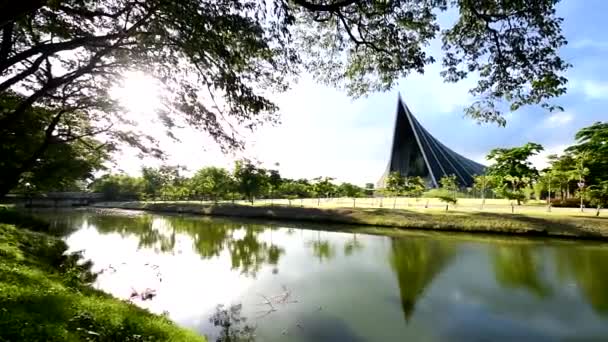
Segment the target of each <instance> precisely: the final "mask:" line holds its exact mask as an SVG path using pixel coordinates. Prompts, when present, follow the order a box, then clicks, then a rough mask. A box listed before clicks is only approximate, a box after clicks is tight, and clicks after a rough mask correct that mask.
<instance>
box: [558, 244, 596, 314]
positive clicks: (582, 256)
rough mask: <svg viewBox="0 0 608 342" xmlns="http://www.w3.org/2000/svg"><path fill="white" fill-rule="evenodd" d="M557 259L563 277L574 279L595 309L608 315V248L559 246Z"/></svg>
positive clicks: (569, 279)
mask: <svg viewBox="0 0 608 342" xmlns="http://www.w3.org/2000/svg"><path fill="white" fill-rule="evenodd" d="M555 259H556V263H557V269H558V270H559V273H560V275H561V277H562V279H563V280H564V279H565V280H568V281H574V282H575V283H576V284H577V288H578V289H579V291H580V292H581V294H582V295H583V296H584V297H585V298H586V299H587V301H588V302H589V303H590V304H591V306H592V307H593V309H594V310H595V311H596V312H597V313H600V314H602V315H608V248H606V247H604V246H595V247H589V248H584V249H574V248H567V247H564V248H559V249H557V250H556V258H555Z"/></svg>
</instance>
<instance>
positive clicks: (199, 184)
mask: <svg viewBox="0 0 608 342" xmlns="http://www.w3.org/2000/svg"><path fill="white" fill-rule="evenodd" d="M232 183H233V180H232V176H231V175H230V173H229V172H228V170H226V169H223V168H219V167H213V166H210V167H205V168H202V169H200V170H198V171H197V172H196V173H195V174H194V176H192V178H191V179H190V185H191V187H192V190H193V192H194V193H195V194H196V195H197V197H200V196H204V197H207V198H211V199H213V200H214V201H217V200H218V199H220V198H225V197H226V196H227V195H228V194H229V193H230V192H231V190H232V189H231V188H232Z"/></svg>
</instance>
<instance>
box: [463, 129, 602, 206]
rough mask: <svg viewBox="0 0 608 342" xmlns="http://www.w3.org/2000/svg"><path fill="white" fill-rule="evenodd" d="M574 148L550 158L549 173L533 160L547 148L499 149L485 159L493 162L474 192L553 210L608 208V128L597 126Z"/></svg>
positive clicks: (582, 134) (586, 131) (581, 134)
mask: <svg viewBox="0 0 608 342" xmlns="http://www.w3.org/2000/svg"><path fill="white" fill-rule="evenodd" d="M575 139H576V142H575V144H574V145H572V146H569V147H568V148H566V149H565V150H564V153H563V154H561V155H550V156H549V157H548V158H549V167H547V168H545V169H543V170H538V169H536V168H535V167H534V166H533V165H532V163H531V162H530V160H529V159H530V157H532V156H534V155H536V154H538V153H539V152H541V151H542V150H543V146H541V145H539V144H536V143H532V142H530V143H527V144H525V145H523V146H519V147H513V148H497V149H494V150H492V151H490V153H489V154H488V156H487V158H488V159H490V160H493V161H494V164H493V165H491V166H490V167H489V168H488V170H487V172H486V174H485V175H479V176H477V177H476V178H475V184H474V188H475V189H477V190H479V191H480V192H481V193H482V194H483V193H486V191H487V190H491V191H493V192H494V193H495V194H496V195H497V196H499V197H503V198H509V199H513V200H516V201H517V202H518V204H519V203H521V202H523V201H526V200H529V199H531V198H532V196H534V197H535V198H536V199H538V200H540V199H546V200H547V203H548V204H549V210H550V207H551V205H554V204H555V205H564V206H574V205H580V207H581V210H582V209H583V207H584V206H585V205H587V204H589V205H593V206H595V207H597V208H598V212H597V214H598V215H599V209H600V208H602V207H604V206H606V205H607V204H608V122H596V123H594V124H593V125H591V126H589V127H585V128H583V129H581V130H580V131H579V132H577V133H576V135H575Z"/></svg>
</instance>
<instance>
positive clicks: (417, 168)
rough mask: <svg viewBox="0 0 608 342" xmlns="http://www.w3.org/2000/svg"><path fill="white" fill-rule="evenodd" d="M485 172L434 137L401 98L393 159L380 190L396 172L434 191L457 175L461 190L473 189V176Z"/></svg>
mask: <svg viewBox="0 0 608 342" xmlns="http://www.w3.org/2000/svg"><path fill="white" fill-rule="evenodd" d="M484 170H485V166H483V165H481V164H479V163H476V162H474V161H472V160H470V159H468V158H465V157H463V156H461V155H460V154H458V153H456V152H454V151H453V150H451V149H450V148H448V147H447V146H445V145H444V144H442V143H441V142H440V141H439V140H437V139H436V138H435V137H433V136H432V135H431V134H430V133H429V132H428V131H427V130H426V129H425V128H424V127H422V125H421V124H420V123H419V122H418V120H416V118H415V117H414V115H413V114H412V112H411V111H410V110H409V108H408V107H407V106H406V105H405V104H404V103H403V101H401V97H399V99H398V101H397V116H396V119H395V131H394V134H393V145H392V148H391V155H390V159H389V162H388V165H387V168H386V171H385V172H384V174H383V175H382V177H381V178H380V181H379V182H378V187H384V182H385V180H386V177H387V176H388V174H389V173H391V172H395V171H398V172H400V173H401V174H402V175H404V176H420V177H422V178H424V179H426V180H427V182H428V183H429V186H432V187H437V186H438V185H439V180H440V179H441V178H442V177H443V176H446V175H455V176H456V179H457V180H458V183H459V184H460V186H463V187H470V186H472V185H473V176H474V175H480V174H483V173H484Z"/></svg>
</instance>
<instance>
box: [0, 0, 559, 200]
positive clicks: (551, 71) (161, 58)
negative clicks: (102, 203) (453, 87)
mask: <svg viewBox="0 0 608 342" xmlns="http://www.w3.org/2000/svg"><path fill="white" fill-rule="evenodd" d="M556 3H557V0H538V1H521V0H510V1H503V0H500V1H499V0H424V1H419V0H393V1H379V0H359V1H356V0H146V1H144V0H100V1H92V0H52V1H51V0H21V1H18V2H16V3H15V2H14V1H11V2H8V1H5V2H3V3H2V4H0V31H1V35H0V36H1V41H0V93H2V92H6V91H8V90H14V91H19V92H21V93H22V94H24V96H25V98H24V99H23V101H21V102H20V103H19V104H18V105H17V106H16V107H15V108H12V109H10V110H5V109H4V108H3V110H2V113H1V114H0V139H4V138H5V137H7V136H10V135H11V134H12V131H13V130H14V129H15V123H16V122H17V121H19V120H20V118H21V117H22V116H23V115H24V113H25V112H26V111H27V110H28V109H29V108H31V107H32V106H34V105H38V106H44V107H47V108H49V110H53V111H54V113H55V116H54V118H53V122H55V121H62V120H63V118H64V117H63V113H64V112H65V110H64V109H65V108H67V109H69V110H70V111H74V110H78V111H79V112H80V113H83V114H84V115H87V116H88V118H89V121H90V122H91V123H92V125H93V128H97V129H104V130H105V129H107V128H108V127H110V128H111V129H109V130H107V132H106V134H105V138H106V139H109V140H111V141H113V142H117V141H123V142H126V143H128V144H130V145H132V146H135V147H137V148H139V149H140V150H142V152H144V153H152V154H155V155H159V154H160V153H161V152H162V151H161V150H159V149H158V148H157V146H156V145H155V142H156V139H155V138H156V137H154V136H153V135H152V134H148V133H149V132H141V131H139V130H138V129H137V128H135V127H133V126H132V125H130V123H131V121H130V120H129V118H128V117H127V116H125V115H124V111H123V110H122V109H121V108H120V106H118V103H117V101H116V100H115V99H114V98H112V96H111V95H110V90H111V89H112V88H113V86H114V85H116V84H117V83H118V82H120V80H121V77H122V76H123V75H124V73H125V72H126V71H129V70H141V71H144V72H146V73H147V74H149V75H151V76H152V77H155V78H157V79H158V80H159V81H160V82H159V83H161V85H162V87H163V88H164V91H163V92H162V94H163V95H162V97H163V99H162V103H163V105H162V106H161V108H159V110H158V115H159V119H160V120H161V121H162V122H163V123H164V124H165V126H166V127H167V129H168V133H169V134H171V129H172V128H174V127H176V126H178V125H180V124H187V125H190V126H192V127H195V128H198V129H201V130H204V131H206V132H207V133H209V134H210V135H211V136H212V137H213V138H215V140H217V141H218V142H219V143H220V145H221V146H222V147H224V148H234V147H240V146H242V141H241V139H240V138H239V135H238V134H237V133H238V130H239V128H255V127H256V126H258V125H259V124H261V123H264V122H275V121H276V120H277V116H276V113H277V109H278V108H277V106H276V105H275V104H274V103H273V102H272V101H271V100H270V99H269V98H268V94H270V93H271V92H273V91H282V90H285V89H286V88H287V86H288V85H289V83H290V80H291V79H292V77H293V76H295V75H297V74H298V73H299V72H301V71H302V70H308V71H309V72H311V73H312V74H313V75H314V76H315V78H316V79H317V80H319V81H322V82H324V83H327V84H332V85H336V86H344V87H345V88H346V89H347V90H348V92H349V93H350V94H352V95H354V96H359V95H363V94H366V93H368V92H369V91H374V90H386V89H389V88H391V87H392V86H394V85H395V84H396V83H397V82H398V81H399V79H400V78H402V77H404V76H406V75H408V74H409V73H410V72H412V71H415V72H423V71H424V68H425V66H426V65H427V64H429V63H432V62H434V61H435V60H436V59H437V58H439V56H432V55H429V52H428V51H427V50H426V49H425V46H427V45H428V44H429V43H430V42H431V41H432V40H433V39H435V38H441V40H442V42H443V50H444V51H445V54H444V56H443V66H444V70H443V72H442V75H443V77H444V78H445V80H446V81H448V82H458V81H460V80H462V79H463V78H465V77H467V75H469V74H474V75H477V76H478V77H479V81H478V84H477V86H476V87H474V88H473V89H471V93H472V94H473V95H474V96H475V97H476V98H477V99H478V100H477V101H476V102H475V103H473V104H472V106H471V107H469V108H468V109H467V110H466V112H467V113H468V114H469V115H470V116H472V117H474V118H476V119H478V120H481V121H496V122H498V123H500V124H504V122H505V121H504V118H503V116H502V115H501V112H500V111H499V110H498V107H497V106H496V105H497V103H498V102H502V101H506V102H508V103H509V104H510V105H511V109H512V110H515V109H517V108H519V107H520V106H522V105H527V104H541V105H543V106H545V107H548V108H551V109H553V108H554V107H553V105H552V104H550V103H549V102H548V101H549V100H551V99H552V98H554V97H556V96H559V95H561V94H563V93H564V92H565V84H566V79H565V78H564V77H563V76H562V74H563V71H564V70H565V69H567V68H568V66H569V65H568V64H567V63H565V62H564V61H563V60H562V59H561V58H560V57H559V56H558V50H559V48H560V47H561V46H562V45H564V44H565V43H566V41H565V39H564V37H563V36H562V33H561V28H560V24H561V20H562V19H561V18H559V17H558V16H557V15H556V13H555V6H556ZM450 9H453V10H455V12H454V13H457V18H456V21H455V22H454V23H453V24H450V25H447V26H445V27H441V26H440V23H439V21H438V19H437V15H438V14H439V13H440V12H443V11H448V10H450ZM442 29H443V30H442ZM49 128H50V124H49V127H47V129H49ZM0 143H2V141H0ZM41 146H44V144H41ZM19 163H20V164H22V165H25V164H24V163H21V162H19ZM22 169H23V166H21V167H18V168H15V169H10V170H6V173H7V177H5V178H4V179H3V180H2V182H0V196H1V195H4V194H5V193H6V192H7V191H8V190H9V189H10V188H11V187H13V186H14V185H15V184H16V182H17V181H18V179H19V177H20V173H21V170H22Z"/></svg>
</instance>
